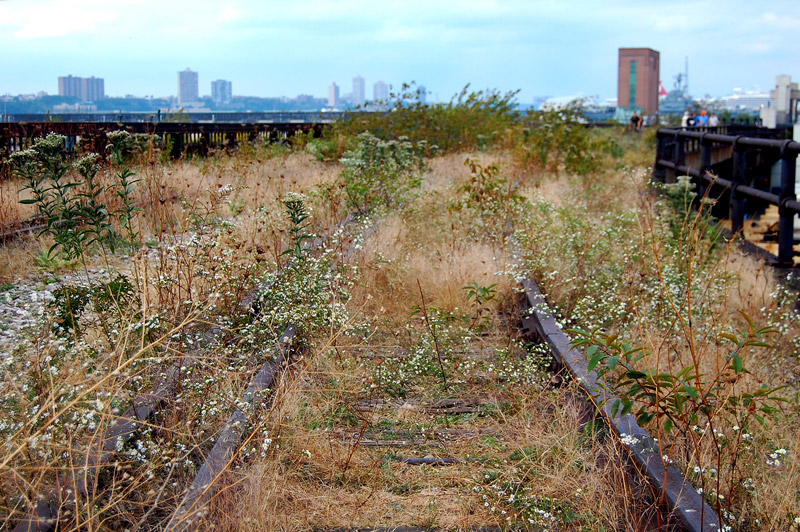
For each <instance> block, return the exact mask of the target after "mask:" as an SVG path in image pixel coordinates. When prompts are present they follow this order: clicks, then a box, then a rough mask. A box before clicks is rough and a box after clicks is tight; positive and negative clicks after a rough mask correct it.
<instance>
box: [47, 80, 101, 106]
mask: <svg viewBox="0 0 800 532" xmlns="http://www.w3.org/2000/svg"><path fill="white" fill-rule="evenodd" d="M58 95H59V96H70V97H73V98H80V100H81V101H82V102H89V101H92V102H96V101H98V100H102V99H103V98H105V95H106V93H105V80H103V78H96V77H94V76H92V77H90V78H81V77H78V76H72V75H69V76H59V78H58Z"/></svg>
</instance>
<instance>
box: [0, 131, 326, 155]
mask: <svg viewBox="0 0 800 532" xmlns="http://www.w3.org/2000/svg"><path fill="white" fill-rule="evenodd" d="M323 127H325V124H324V123H322V122H282V123H281V122H270V123H244V124H236V123H212V124H202V123H184V122H180V123H178V122H158V123H147V122H105V123H103V122H7V123H0V161H2V160H3V159H5V158H6V157H8V156H9V155H10V154H12V153H14V152H15V151H19V150H24V149H26V148H28V147H29V146H30V145H31V143H32V142H33V140H34V139H35V138H37V137H44V136H47V134H48V133H51V132H54V133H58V134H60V135H64V137H65V146H64V147H65V149H66V150H67V151H72V150H74V149H75V148H76V146H78V145H80V146H81V148H82V149H83V150H90V151H94V152H97V153H100V154H101V155H102V154H103V153H104V152H105V148H106V145H107V144H108V138H107V135H108V133H110V132H112V131H120V130H122V131H128V132H129V133H139V134H149V135H158V136H160V137H161V138H162V139H164V138H169V139H170V143H169V144H170V145H171V146H172V156H173V157H179V156H180V155H181V154H183V153H184V151H185V150H187V149H190V150H194V151H196V152H199V153H201V154H205V153H206V152H207V151H208V149H209V148H212V147H220V146H229V147H232V146H234V145H236V144H237V143H239V142H245V141H248V140H249V141H253V140H256V139H263V140H270V141H274V140H278V141H280V140H282V139H287V138H289V137H291V136H293V135H296V134H298V133H309V132H313V133H314V135H315V136H319V134H321V132H322V128H323Z"/></svg>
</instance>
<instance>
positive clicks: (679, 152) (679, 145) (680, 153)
mask: <svg viewBox="0 0 800 532" xmlns="http://www.w3.org/2000/svg"><path fill="white" fill-rule="evenodd" d="M672 162H673V163H675V170H674V171H673V173H672V181H671V183H676V182H677V181H678V175H680V174H679V170H678V166H683V165H685V164H686V144H685V141H684V139H683V137H681V132H680V131H676V132H675V151H674V152H673V160H672Z"/></svg>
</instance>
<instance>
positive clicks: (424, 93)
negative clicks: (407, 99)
mask: <svg viewBox="0 0 800 532" xmlns="http://www.w3.org/2000/svg"><path fill="white" fill-rule="evenodd" d="M427 100H428V89H426V88H425V85H420V86H419V87H417V101H418V102H419V103H426V102H427Z"/></svg>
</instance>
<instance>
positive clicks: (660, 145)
mask: <svg viewBox="0 0 800 532" xmlns="http://www.w3.org/2000/svg"><path fill="white" fill-rule="evenodd" d="M656 138H657V147H656V160H655V170H654V178H655V179H656V180H659V181H662V182H663V181H665V180H666V171H667V170H671V171H672V172H673V173H674V175H676V176H677V175H688V176H691V177H692V178H694V180H695V182H696V184H697V185H698V196H699V197H701V198H702V197H703V196H704V195H705V193H706V188H707V187H708V186H713V185H718V186H721V187H724V188H725V189H727V190H730V195H731V197H730V206H729V218H730V220H731V231H732V232H733V233H734V234H736V233H738V232H740V231H741V230H742V228H743V226H744V218H745V207H746V203H745V202H746V201H747V199H748V198H749V199H753V200H759V201H762V202H766V203H768V204H770V205H776V206H778V213H779V215H780V222H779V225H778V264H781V265H791V264H792V263H793V257H794V252H793V249H792V247H793V245H794V218H795V215H796V214H798V213H800V202H798V201H797V197H796V196H795V182H796V177H797V176H796V173H797V156H798V154H800V142H795V141H792V140H778V139H766V138H755V137H744V136H731V135H718V134H715V133H708V132H700V131H690V130H683V129H666V128H662V129H659V130H658V132H657V133H656ZM690 143H697V144H698V145H699V149H700V164H699V166H697V167H691V166H689V165H687V164H686V154H687V147H688V146H689V144H690ZM714 146H731V147H732V148H733V167H732V171H731V173H730V174H729V175H721V176H717V175H714V174H712V173H711V172H710V169H711V151H712V149H713V147H714ZM753 153H755V154H768V155H771V156H772V157H774V158H776V159H777V160H780V162H781V181H780V192H779V193H778V194H774V193H772V192H769V191H766V190H761V189H759V188H756V187H754V186H752V185H753V181H754V178H755V177H756V176H755V175H754V165H753V164H752V159H753V158H752V156H748V154H753Z"/></svg>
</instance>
